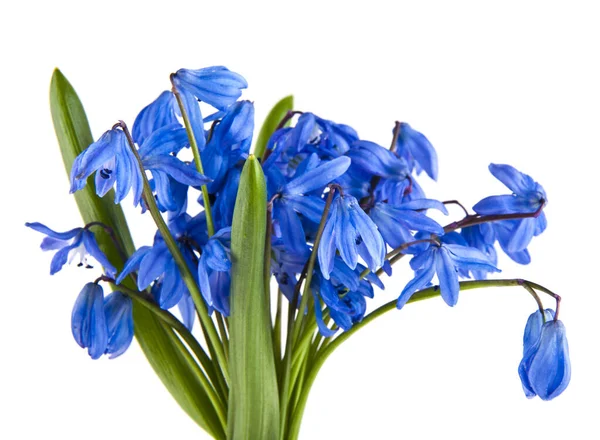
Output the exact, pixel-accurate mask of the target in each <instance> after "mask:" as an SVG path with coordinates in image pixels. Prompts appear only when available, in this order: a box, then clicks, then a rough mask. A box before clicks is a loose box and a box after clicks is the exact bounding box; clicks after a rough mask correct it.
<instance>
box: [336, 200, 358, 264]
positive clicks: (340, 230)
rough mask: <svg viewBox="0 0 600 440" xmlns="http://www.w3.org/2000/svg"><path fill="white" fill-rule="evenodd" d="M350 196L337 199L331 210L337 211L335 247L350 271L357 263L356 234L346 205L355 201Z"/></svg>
mask: <svg viewBox="0 0 600 440" xmlns="http://www.w3.org/2000/svg"><path fill="white" fill-rule="evenodd" d="M352 199H354V197H352V196H346V197H341V196H339V197H337V198H336V200H335V201H334V203H333V205H332V208H334V210H335V211H337V216H338V218H337V221H336V224H335V246H336V247H337V249H338V250H339V252H340V256H341V257H342V260H344V262H345V263H346V264H347V265H348V267H350V268H351V269H354V268H356V264H357V262H358V251H357V249H356V239H357V238H358V234H357V232H356V229H355V227H354V225H353V224H352V220H351V218H350V212H349V211H350V210H349V208H348V205H347V203H348V204H349V203H353V202H355V201H356V199H354V200H352Z"/></svg>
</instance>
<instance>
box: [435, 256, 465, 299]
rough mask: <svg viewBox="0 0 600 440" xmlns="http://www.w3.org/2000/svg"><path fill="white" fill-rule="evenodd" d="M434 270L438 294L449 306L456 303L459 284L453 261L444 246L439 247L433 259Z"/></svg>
mask: <svg viewBox="0 0 600 440" xmlns="http://www.w3.org/2000/svg"><path fill="white" fill-rule="evenodd" d="M435 271H436V273H437V276H438V279H439V281H440V294H441V295H442V298H443V299H444V301H446V304H448V305H449V306H450V307H453V306H455V305H456V303H457V301H458V292H459V290H460V284H459V283H458V274H457V272H456V267H455V266H454V261H453V259H452V257H451V256H450V253H449V251H448V250H447V249H446V246H442V247H440V249H439V250H438V252H437V256H436V259H435Z"/></svg>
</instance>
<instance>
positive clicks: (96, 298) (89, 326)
mask: <svg viewBox="0 0 600 440" xmlns="http://www.w3.org/2000/svg"><path fill="white" fill-rule="evenodd" d="M71 330H72V332H73V337H74V338H75V341H76V342H77V344H79V346H80V347H81V348H87V349H88V353H89V355H90V357H91V358H92V359H99V358H100V357H101V356H102V355H103V354H104V352H105V350H106V347H107V344H108V330H107V327H106V317H105V314H104V292H103V291H102V287H100V286H99V285H98V284H95V283H87V284H86V285H85V286H84V287H83V289H82V290H81V292H80V293H79V296H78V297H77V301H75V306H74V307H73V313H72V315H71Z"/></svg>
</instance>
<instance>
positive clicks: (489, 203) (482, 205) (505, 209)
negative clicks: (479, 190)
mask: <svg viewBox="0 0 600 440" xmlns="http://www.w3.org/2000/svg"><path fill="white" fill-rule="evenodd" d="M489 170H490V172H491V173H492V174H493V175H494V177H496V178H497V179H498V180H500V181H501V182H502V183H503V184H504V185H506V186H507V187H508V189H510V190H511V191H512V192H513V194H511V195H501V196H489V197H486V198H484V199H483V200H481V201H479V202H478V203H477V204H476V205H475V206H473V210H474V211H475V212H476V213H477V214H480V215H495V214H531V213H535V212H538V213H539V215H538V216H537V217H530V218H524V219H518V220H514V221H510V223H507V225H508V226H507V228H508V229H510V234H508V235H505V236H504V237H501V236H498V239H499V240H500V239H501V238H502V241H501V245H502V244H503V245H504V246H503V248H506V250H508V251H509V252H518V251H522V250H524V249H525V248H526V247H527V246H528V245H529V242H530V241H531V239H532V238H533V236H534V235H539V234H541V233H542V232H543V231H544V230H545V229H546V225H547V221H546V216H545V214H544V213H543V212H540V211H539V210H540V209H541V208H542V207H543V205H544V204H545V203H547V202H548V197H547V196H546V192H545V191H544V188H543V187H542V186H541V185H540V184H539V183H537V182H535V181H534V180H533V179H532V178H531V177H530V176H528V175H527V174H524V173H521V172H520V171H518V170H516V169H515V168H513V167H512V166H510V165H497V164H490V166H489Z"/></svg>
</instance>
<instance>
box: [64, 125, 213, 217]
mask: <svg viewBox="0 0 600 440" xmlns="http://www.w3.org/2000/svg"><path fill="white" fill-rule="evenodd" d="M187 145H188V139H187V135H186V131H185V129H184V128H182V127H181V126H180V125H179V124H171V125H166V126H164V127H161V128H159V129H157V130H155V131H153V132H152V133H151V134H149V135H148V136H147V137H145V138H144V143H143V144H142V145H141V146H140V148H139V155H140V158H141V159H142V165H143V166H144V169H146V170H149V171H151V172H152V175H153V177H154V181H155V182H154V183H155V188H156V191H157V196H158V198H159V200H160V202H161V204H162V205H163V206H172V205H173V204H174V201H173V200H172V195H171V188H170V186H169V179H173V180H175V181H177V182H179V183H182V184H184V185H190V186H200V185H203V184H205V183H208V182H210V179H209V178H208V177H205V176H203V175H202V174H200V173H198V171H197V170H196V168H195V167H194V166H193V165H192V164H186V163H184V162H182V161H180V160H179V159H177V158H176V157H175V156H174V154H176V153H177V152H179V151H180V150H181V149H182V148H184V147H185V146H187ZM94 172H96V179H95V183H96V194H98V195H99V196H100V197H103V196H104V195H105V194H106V193H107V192H108V191H109V190H110V189H111V188H112V187H113V186H114V185H115V184H116V185H117V189H116V192H115V203H120V202H121V200H123V198H125V196H127V194H128V193H129V191H130V190H131V189H132V188H133V203H134V205H137V204H138V203H139V202H140V200H141V196H142V191H143V185H144V183H143V179H142V174H141V171H140V168H139V164H138V161H137V160H136V158H135V156H134V154H133V152H132V151H131V149H130V147H129V144H128V142H127V138H126V136H125V134H124V133H123V131H122V130H120V129H117V128H114V129H112V130H109V131H107V132H106V133H104V134H103V135H102V136H101V137H100V139H99V140H98V141H97V142H94V143H93V144H91V145H90V146H89V147H88V148H87V149H86V150H84V151H83V152H82V153H81V154H80V155H79V156H77V158H75V161H74V162H73V168H72V170H71V192H75V191H78V190H80V189H82V188H83V187H84V186H85V185H86V182H87V178H88V177H89V176H90V175H91V174H92V173H94Z"/></svg>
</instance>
